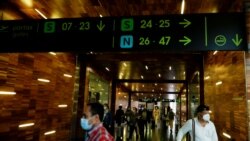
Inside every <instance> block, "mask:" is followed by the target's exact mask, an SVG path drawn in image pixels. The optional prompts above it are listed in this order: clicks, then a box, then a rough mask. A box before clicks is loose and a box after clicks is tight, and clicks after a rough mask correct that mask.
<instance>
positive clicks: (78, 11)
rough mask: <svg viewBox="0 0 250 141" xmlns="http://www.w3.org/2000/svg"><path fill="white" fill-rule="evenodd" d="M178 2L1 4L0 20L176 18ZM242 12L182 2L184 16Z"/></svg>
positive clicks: (25, 0) (218, 2) (233, 0)
mask: <svg viewBox="0 0 250 141" xmlns="http://www.w3.org/2000/svg"><path fill="white" fill-rule="evenodd" d="M181 4H182V0H1V1H0V17H1V18H2V19H25V18H32V19H40V18H42V16H40V15H39V14H38V12H37V11H36V9H37V10H39V11H40V12H41V13H43V14H44V15H45V16H46V17H47V18H75V17H98V16H100V15H102V16H135V15H163V14H180V13H181ZM240 11H243V0H185V10H184V14H185V13H186V14H189V13H219V12H223V13H224V12H240Z"/></svg>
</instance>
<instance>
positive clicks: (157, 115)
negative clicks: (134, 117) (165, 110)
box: [152, 106, 160, 126]
mask: <svg viewBox="0 0 250 141" xmlns="http://www.w3.org/2000/svg"><path fill="white" fill-rule="evenodd" d="M159 119H160V109H159V107H158V106H155V108H154V110H153V122H152V124H155V126H157V125H158V122H159Z"/></svg>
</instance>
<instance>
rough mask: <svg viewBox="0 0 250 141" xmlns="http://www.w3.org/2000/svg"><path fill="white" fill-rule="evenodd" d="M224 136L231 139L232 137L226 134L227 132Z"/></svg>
mask: <svg viewBox="0 0 250 141" xmlns="http://www.w3.org/2000/svg"><path fill="white" fill-rule="evenodd" d="M222 134H223V136H225V137H227V138H229V139H231V136H230V135H229V134H227V133H225V132H223V133H222Z"/></svg>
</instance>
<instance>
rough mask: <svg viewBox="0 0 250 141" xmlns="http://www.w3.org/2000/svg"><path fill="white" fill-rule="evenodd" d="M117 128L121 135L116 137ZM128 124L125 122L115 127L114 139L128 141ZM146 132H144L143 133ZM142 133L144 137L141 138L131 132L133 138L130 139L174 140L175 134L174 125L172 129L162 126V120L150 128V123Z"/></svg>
mask: <svg viewBox="0 0 250 141" xmlns="http://www.w3.org/2000/svg"><path fill="white" fill-rule="evenodd" d="M119 128H120V132H122V137H120V138H119V137H118V136H117V135H118V134H119V133H118V132H119ZM128 130H129V129H128V126H127V125H126V124H125V125H123V126H121V127H116V128H115V138H116V141H129V140H128V139H127V138H128V135H129V131H128ZM145 133H146V134H145ZM144 134H145V138H144V139H142V138H140V137H138V138H136V133H135V132H134V133H133V138H132V140H130V141H175V136H176V130H175V127H174V129H173V131H170V129H169V127H166V126H164V124H163V122H159V123H158V124H157V126H156V127H155V128H154V129H152V128H151V124H148V125H147V130H146V129H144Z"/></svg>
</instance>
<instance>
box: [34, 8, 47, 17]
mask: <svg viewBox="0 0 250 141" xmlns="http://www.w3.org/2000/svg"><path fill="white" fill-rule="evenodd" d="M35 11H36V12H37V13H38V14H39V15H41V16H42V17H43V18H44V19H48V18H47V17H46V16H45V15H44V14H43V13H42V12H40V11H39V10H38V9H35Z"/></svg>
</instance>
